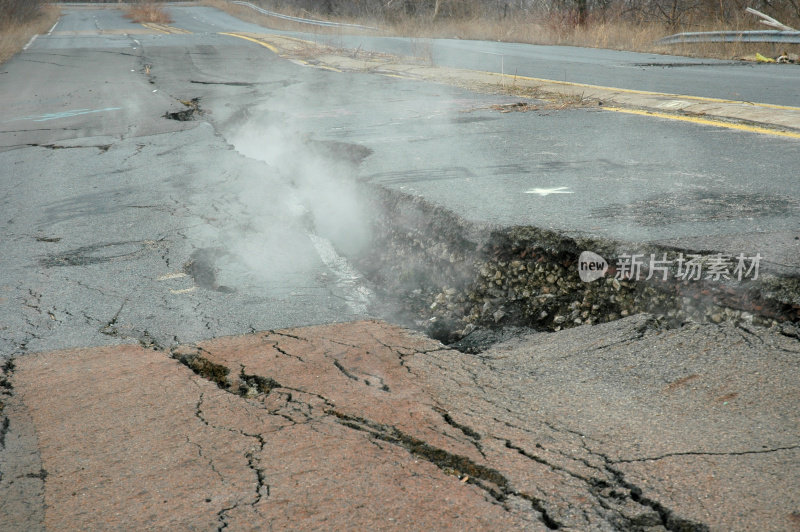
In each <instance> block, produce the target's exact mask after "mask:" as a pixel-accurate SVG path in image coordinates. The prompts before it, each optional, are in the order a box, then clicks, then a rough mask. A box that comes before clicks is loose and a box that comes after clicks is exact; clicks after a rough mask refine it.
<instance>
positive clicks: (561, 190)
mask: <svg viewBox="0 0 800 532" xmlns="http://www.w3.org/2000/svg"><path fill="white" fill-rule="evenodd" d="M525 194H539V195H540V196H549V195H550V194H574V192H573V191H571V190H569V189H568V187H554V188H532V189H530V190H526V191H525Z"/></svg>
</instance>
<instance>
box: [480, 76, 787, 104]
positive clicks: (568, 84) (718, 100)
mask: <svg viewBox="0 0 800 532" xmlns="http://www.w3.org/2000/svg"><path fill="white" fill-rule="evenodd" d="M476 72H480V71H476ZM483 73H484V74H492V75H495V76H500V77H503V78H507V79H512V80H513V79H524V80H526V81H534V82H537V83H552V84H554V85H563V86H565V87H580V88H584V89H596V90H603V91H614V92H624V93H627V94H642V95H645V96H658V97H661V98H670V99H673V100H694V101H696V102H706V103H735V104H740V105H751V106H754V107H765V108H767V109H783V110H787V111H800V107H791V106H788V105H776V104H772V103H758V102H745V101H742V100H726V99H723V98H708V97H705V96H689V95H688V94H671V93H668V92H653V91H641V90H636V89H621V88H619V87H605V86H603V85H590V84H588V83H575V82H571V81H558V80H555V79H544V78H531V77H527V76H517V75H513V74H500V73H498V72H483Z"/></svg>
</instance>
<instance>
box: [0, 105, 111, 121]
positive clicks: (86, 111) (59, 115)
mask: <svg viewBox="0 0 800 532" xmlns="http://www.w3.org/2000/svg"><path fill="white" fill-rule="evenodd" d="M120 109H122V107H106V108H104V109H71V110H69V111H61V112H60V113H45V114H43V115H38V116H23V117H22V118H12V119H11V120H6V121H5V122H18V121H20V120H33V121H34V122H46V121H48V120H57V119H59V118H70V117H72V116H79V115H88V114H91V113H104V112H106V111H118V110H120Z"/></svg>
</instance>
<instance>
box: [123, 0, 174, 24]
mask: <svg viewBox="0 0 800 532" xmlns="http://www.w3.org/2000/svg"><path fill="white" fill-rule="evenodd" d="M125 16H126V17H128V18H129V19H131V20H132V21H133V22H138V23H140V24H141V23H142V22H154V23H156V24H169V23H170V22H172V19H171V18H170V17H169V13H167V12H166V11H164V7H163V6H162V5H161V3H160V2H149V1H142V2H139V3H137V4H134V5H132V6H130V7H128V9H127V12H126V13H125Z"/></svg>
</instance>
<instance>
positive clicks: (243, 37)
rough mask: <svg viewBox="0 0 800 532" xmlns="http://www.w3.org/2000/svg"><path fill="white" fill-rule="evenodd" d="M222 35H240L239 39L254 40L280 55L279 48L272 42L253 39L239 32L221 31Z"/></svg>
mask: <svg viewBox="0 0 800 532" xmlns="http://www.w3.org/2000/svg"><path fill="white" fill-rule="evenodd" d="M220 35H228V36H230V37H238V38H239V39H244V40H245V41H250V42H254V43H256V44H260V45H261V46H263V47H264V48H269V50H270V51H271V52H273V53H275V54H278V55H280V52H279V51H278V49H277V48H276V47H274V46H272V45H271V44H269V43H266V42H264V41H259V40H258V39H253V38H252V37H246V36H244V35H239V34H238V33H220Z"/></svg>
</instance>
